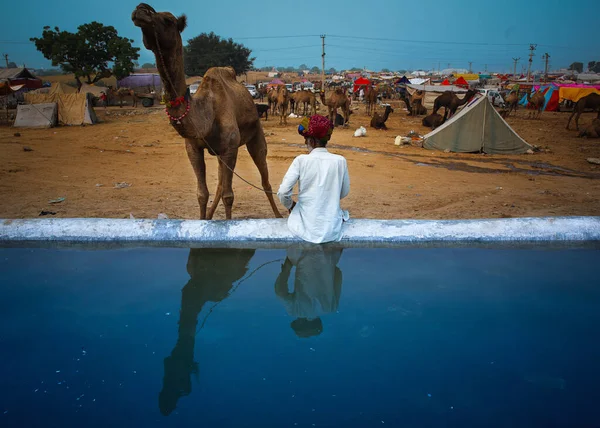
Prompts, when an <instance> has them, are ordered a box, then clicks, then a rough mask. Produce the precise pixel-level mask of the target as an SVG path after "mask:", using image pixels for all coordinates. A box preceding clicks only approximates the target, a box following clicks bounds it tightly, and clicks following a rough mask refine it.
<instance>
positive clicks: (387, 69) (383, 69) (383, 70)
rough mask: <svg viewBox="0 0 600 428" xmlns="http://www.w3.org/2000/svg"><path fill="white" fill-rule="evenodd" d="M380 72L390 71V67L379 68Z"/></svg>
mask: <svg viewBox="0 0 600 428" xmlns="http://www.w3.org/2000/svg"><path fill="white" fill-rule="evenodd" d="M381 72H382V73H389V72H390V69H389V68H382V69H381Z"/></svg>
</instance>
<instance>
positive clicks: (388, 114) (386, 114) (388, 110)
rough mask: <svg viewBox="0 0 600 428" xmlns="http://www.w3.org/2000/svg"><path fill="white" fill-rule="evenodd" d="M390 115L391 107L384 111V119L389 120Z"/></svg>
mask: <svg viewBox="0 0 600 428" xmlns="http://www.w3.org/2000/svg"><path fill="white" fill-rule="evenodd" d="M389 116H390V109H389V108H386V109H385V112H384V113H383V121H384V122H385V121H386V120H388V117H389Z"/></svg>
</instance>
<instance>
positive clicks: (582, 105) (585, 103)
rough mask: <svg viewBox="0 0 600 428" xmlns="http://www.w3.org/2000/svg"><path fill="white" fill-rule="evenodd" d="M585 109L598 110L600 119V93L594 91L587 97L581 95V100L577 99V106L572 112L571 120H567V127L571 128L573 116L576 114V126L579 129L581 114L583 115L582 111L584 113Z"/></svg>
mask: <svg viewBox="0 0 600 428" xmlns="http://www.w3.org/2000/svg"><path fill="white" fill-rule="evenodd" d="M585 109H591V110H592V111H598V118H599V119H600V95H598V94H595V93H592V94H589V95H586V96H585V97H581V98H580V99H579V101H577V104H575V107H574V108H573V113H571V116H570V117H569V121H568V122H567V129H569V125H570V124H571V119H573V116H575V128H576V129H579V116H581V113H583V112H584V111H585Z"/></svg>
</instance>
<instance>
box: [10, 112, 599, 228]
mask: <svg viewBox="0 0 600 428" xmlns="http://www.w3.org/2000/svg"><path fill="white" fill-rule="evenodd" d="M97 113H98V116H99V118H100V119H101V120H102V123H100V124H97V125H94V126H85V127H58V128H53V129H46V130H30V129H13V128H7V127H2V128H0V218H26V217H38V216H39V214H40V212H41V211H52V212H55V213H56V214H55V215H54V217H112V218H128V217H129V216H130V214H132V215H133V216H134V217H136V218H156V217H157V215H158V214H159V213H165V214H166V215H168V216H169V217H170V218H186V219H194V218H198V217H199V210H198V205H197V199H196V180H195V176H194V174H193V171H192V168H191V166H190V164H189V161H188V159H187V155H186V153H185V149H184V145H183V140H182V139H181V138H180V137H179V136H178V135H177V134H176V133H175V131H174V130H173V129H172V128H171V127H170V126H169V124H168V120H167V118H166V116H165V114H164V111H163V110H162V109H158V108H153V109H144V108H139V109H135V110H133V109H130V108H126V107H124V108H123V109H119V108H118V107H115V108H110V109H109V110H108V111H105V110H104V109H97ZM518 114H519V116H518V117H516V118H509V120H508V122H509V123H510V124H511V125H512V126H513V127H514V129H515V130H516V131H517V132H518V133H519V134H520V135H521V136H522V137H523V138H524V139H525V140H526V141H528V142H529V143H531V144H535V145H538V146H541V147H544V148H547V149H548V150H547V151H543V152H539V153H535V154H532V155H513V156H490V155H481V154H454V153H444V152H432V151H428V150H425V149H422V148H418V147H410V146H408V147H398V146H395V145H394V144H393V141H394V138H395V136H396V135H405V134H406V133H407V132H408V131H409V130H411V129H414V130H416V131H418V132H420V133H422V134H424V133H426V132H427V129H426V128H424V127H423V126H421V124H420V121H421V119H412V118H411V117H409V116H407V114H406V111H404V110H403V109H402V108H395V112H394V113H393V114H392V115H391V116H390V118H389V120H388V122H387V124H388V126H389V128H390V129H389V130H387V131H376V130H372V129H369V130H368V133H367V136H366V137H363V138H355V137H353V132H354V130H355V129H356V128H357V127H358V126H359V125H365V126H367V125H368V123H369V118H368V117H367V116H366V115H365V114H364V107H363V106H360V107H359V111H358V112H357V113H356V114H354V115H352V116H351V126H350V128H348V129H340V128H338V129H336V131H335V132H334V134H333V138H332V141H331V147H330V151H332V152H334V153H339V154H342V155H344V156H345V157H346V158H347V160H348V165H349V169H350V180H351V191H350V195H349V196H348V197H347V198H346V199H344V200H343V207H344V208H347V209H349V210H350V214H351V216H352V217H354V218H379V219H391V218H396V219H402V218H421V219H453V218H493V217H523V216H546V215H548V216H557V215H600V202H599V197H600V180H598V179H599V178H600V166H598V165H593V164H590V163H588V162H587V161H586V158H590V157H595V158H598V157H600V140H588V139H580V138H577V137H576V132H575V131H566V130H565V129H564V127H565V124H566V121H567V119H568V114H567V113H549V112H545V113H544V114H543V115H542V118H541V119H540V120H528V119H525V118H524V116H525V111H524V110H520V111H519V113H518ZM299 120H300V119H289V122H288V125H287V126H279V125H278V124H277V121H276V120H275V119H272V118H269V121H267V122H265V121H264V120H263V121H262V123H263V126H264V129H265V133H266V135H267V142H268V145H269V157H268V161H269V171H270V177H271V184H272V185H273V188H274V189H275V190H276V189H277V188H278V186H279V183H280V182H281V179H282V177H283V175H284V174H285V172H286V170H287V168H288V166H289V165H290V163H291V161H292V159H293V158H294V157H295V156H297V155H298V154H301V153H304V149H303V147H302V146H301V144H302V139H301V138H300V136H299V135H298V134H297V133H296V126H297V124H298V122H299ZM591 120H592V114H591V113H588V114H584V115H583V116H582V118H581V120H580V123H581V124H586V123H588V122H590V121H591ZM15 132H19V133H20V134H21V135H20V136H15V135H14V134H15ZM24 147H28V148H30V149H32V150H31V151H25V150H24ZM207 157H208V160H207V170H208V183H209V188H210V190H211V192H212V193H214V190H215V187H216V172H217V164H216V160H215V158H213V157H210V156H207ZM236 171H237V172H238V173H239V174H240V175H241V176H243V177H244V178H246V179H247V180H249V181H251V182H253V183H256V184H258V183H260V179H259V174H258V172H257V170H256V168H255V166H254V164H253V163H252V161H251V159H250V156H249V155H248V152H247V151H246V149H245V148H242V150H241V151H240V155H239V158H238V163H237V167H236ZM116 183H127V184H129V185H130V186H129V187H125V188H115V184H116ZM234 192H235V202H234V207H233V216H234V218H265V217H266V218H269V217H273V214H272V211H271V209H270V207H269V204H268V202H267V199H266V197H265V195H264V193H261V192H259V191H258V190H255V189H253V188H251V187H250V186H248V185H247V184H246V183H244V182H242V181H241V180H240V179H238V178H237V177H234ZM57 198H65V200H64V201H63V202H60V203H56V204H51V203H49V201H50V200H54V199H57ZM281 208H282V209H281V211H282V212H284V211H285V210H284V209H283V207H281ZM215 218H217V219H221V218H224V209H223V207H222V205H221V206H219V208H218V210H217V213H216V214H215Z"/></svg>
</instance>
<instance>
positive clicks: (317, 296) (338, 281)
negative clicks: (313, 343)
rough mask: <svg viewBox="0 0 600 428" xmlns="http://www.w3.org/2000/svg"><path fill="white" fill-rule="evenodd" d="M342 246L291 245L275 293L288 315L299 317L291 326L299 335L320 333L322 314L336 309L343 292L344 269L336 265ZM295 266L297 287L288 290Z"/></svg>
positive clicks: (295, 283) (295, 285)
mask: <svg viewBox="0 0 600 428" xmlns="http://www.w3.org/2000/svg"><path fill="white" fill-rule="evenodd" d="M341 256H342V249H341V248H327V247H323V246H320V245H319V246H310V247H307V248H290V249H288V250H287V258H286V259H285V262H284V264H283V265H282V266H281V273H280V274H279V276H278V277H277V281H276V282H275V294H276V295H277V297H279V298H280V299H281V301H282V302H283V304H284V306H285V308H286V310H287V312H288V314H289V315H290V316H292V317H294V318H296V319H295V320H294V321H292V323H291V327H292V329H293V330H294V332H295V333H296V335H297V336H298V337H311V336H317V335H319V334H321V332H322V331H323V322H322V321H321V318H320V316H321V315H323V314H326V313H330V312H335V311H337V308H338V304H339V302H340V295H341V293H342V271H341V270H340V268H338V267H337V264H338V262H339V261H340V257H341ZM294 266H295V267H296V274H295V278H294V289H293V291H292V292H289V291H288V280H289V277H290V273H291V271H292V267H294Z"/></svg>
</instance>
